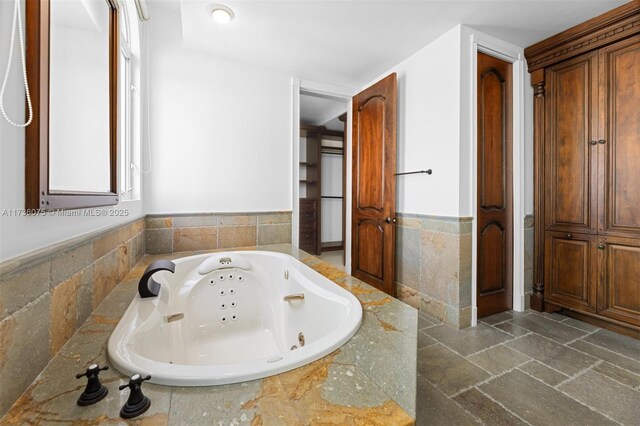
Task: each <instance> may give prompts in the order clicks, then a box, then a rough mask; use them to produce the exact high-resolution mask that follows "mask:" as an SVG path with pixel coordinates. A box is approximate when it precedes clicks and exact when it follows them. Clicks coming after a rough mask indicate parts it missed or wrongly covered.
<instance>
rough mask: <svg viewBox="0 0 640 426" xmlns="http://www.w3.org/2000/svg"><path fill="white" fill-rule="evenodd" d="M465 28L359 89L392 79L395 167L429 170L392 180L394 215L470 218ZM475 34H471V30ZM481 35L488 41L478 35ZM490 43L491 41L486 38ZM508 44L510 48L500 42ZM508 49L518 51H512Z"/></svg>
mask: <svg viewBox="0 0 640 426" xmlns="http://www.w3.org/2000/svg"><path fill="white" fill-rule="evenodd" d="M471 31H472V30H471V29H469V28H468V27H466V26H463V25H457V26H455V27H454V28H452V29H451V30H449V31H448V32H447V33H445V34H443V35H442V36H441V37H439V38H438V39H436V40H435V41H433V42H431V43H430V44H428V45H427V46H426V47H424V48H423V49H421V50H420V51H418V52H417V53H415V54H414V55H412V56H411V57H409V58H408V59H406V60H405V61H403V62H401V63H400V64H398V65H396V66H395V67H393V68H391V69H390V70H389V71H387V72H385V73H384V74H383V75H381V76H380V77H378V78H377V79H375V80H374V81H371V82H370V83H368V84H367V85H365V86H363V87H362V88H361V90H362V89H364V88H366V87H368V86H370V85H371V84H373V83H374V82H376V81H378V80H380V79H381V78H383V77H385V76H387V75H388V74H390V73H391V72H396V73H397V74H398V113H397V120H398V122H397V126H398V135H397V151H398V152H397V158H398V163H397V170H398V171H399V172H402V171H413V170H424V169H429V168H431V169H432V170H433V174H432V175H431V176H429V175H424V174H420V175H409V176H404V177H399V178H398V180H397V188H396V190H397V201H396V209H397V211H398V212H401V213H419V214H425V215H436V216H453V217H463V216H473V212H472V210H473V208H472V204H473V203H472V187H471V186H472V179H471V175H470V174H471V172H472V168H471V167H470V161H471V158H472V147H471V146H470V145H469V140H470V138H469V132H470V131H471V128H470V127H469V122H468V120H469V118H468V117H469V115H468V112H469V108H468V106H469V99H470V97H471V93H470V89H471V88H470V84H469V81H470V76H469V71H468V70H469V62H468V59H469V57H470V54H469V48H470V44H469V41H468V37H469V35H470V33H471ZM473 31H475V30H473ZM476 33H478V34H481V35H483V37H484V38H485V39H486V38H489V39H493V38H492V37H489V36H486V35H484V34H482V33H480V32H477V31H476ZM493 40H495V39H493ZM503 44H505V45H509V43H503ZM512 47H513V49H514V50H517V49H522V48H520V47H517V46H512ZM526 79H527V80H526V81H525V88H524V89H525V93H524V97H525V120H524V131H525V143H524V153H525V161H524V173H525V194H524V197H525V199H524V206H525V213H531V212H532V211H533V125H532V122H533V111H532V108H533V91H532V90H531V87H530V85H529V80H528V79H529V75H528V73H527V74H526Z"/></svg>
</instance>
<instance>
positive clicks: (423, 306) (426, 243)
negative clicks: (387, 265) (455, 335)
mask: <svg viewBox="0 0 640 426" xmlns="http://www.w3.org/2000/svg"><path fill="white" fill-rule="evenodd" d="M471 221H472V218H470V217H461V218H458V217H440V216H424V215H417V214H404V213H398V227H397V241H396V244H397V263H396V264H397V267H396V284H397V295H398V298H399V299H400V300H402V301H404V302H406V303H408V304H409V305H411V306H413V307H415V308H417V309H419V310H420V311H421V312H424V313H427V314H429V315H431V316H432V317H435V318H438V319H439V320H441V321H443V322H445V323H446V324H449V325H451V326H452V327H455V328H458V329H460V328H464V327H468V326H470V325H471Z"/></svg>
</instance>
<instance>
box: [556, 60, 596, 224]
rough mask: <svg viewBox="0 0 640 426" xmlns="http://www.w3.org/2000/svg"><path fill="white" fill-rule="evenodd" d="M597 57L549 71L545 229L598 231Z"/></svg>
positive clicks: (566, 64)
mask: <svg viewBox="0 0 640 426" xmlns="http://www.w3.org/2000/svg"><path fill="white" fill-rule="evenodd" d="M597 66H598V62H597V53H595V52H593V53H589V54H586V55H582V56H578V57H576V58H574V59H571V60H567V61H564V62H562V63H560V64H557V65H553V66H551V67H549V68H547V69H546V81H547V83H546V84H547V89H548V91H547V96H546V107H545V111H546V113H547V115H546V120H545V128H546V135H545V160H544V161H545V164H544V168H545V180H546V181H545V188H546V194H545V222H546V229H548V230H554V231H555V230H557V231H569V232H581V233H590V234H595V233H597V226H596V220H597V204H596V202H595V198H596V195H597V159H598V158H597V143H596V144H595V145H594V144H592V142H595V141H594V140H595V139H596V135H597V130H598V127H597V119H598V111H597V106H598V103H597V102H598V96H597V95H598V90H597V89H598V85H597V84H598V79H597Z"/></svg>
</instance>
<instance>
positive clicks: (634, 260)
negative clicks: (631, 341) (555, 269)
mask: <svg viewBox="0 0 640 426" xmlns="http://www.w3.org/2000/svg"><path fill="white" fill-rule="evenodd" d="M598 252H599V253H598V255H597V262H598V270H599V271H600V276H599V277H598V279H599V284H600V286H599V289H598V306H597V312H598V314H600V315H603V316H605V317H607V318H613V319H616V320H619V321H623V322H627V323H630V324H634V325H636V326H640V316H639V315H638V313H639V312H640V281H639V280H640V239H638V238H620V237H607V238H603V239H601V241H599V242H598Z"/></svg>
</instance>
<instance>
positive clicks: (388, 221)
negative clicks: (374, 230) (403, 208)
mask: <svg viewBox="0 0 640 426" xmlns="http://www.w3.org/2000/svg"><path fill="white" fill-rule="evenodd" d="M384 221H385V222H387V223H396V222H397V221H396V218H395V217H394V218H393V219H391V218H390V217H386V218H384Z"/></svg>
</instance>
